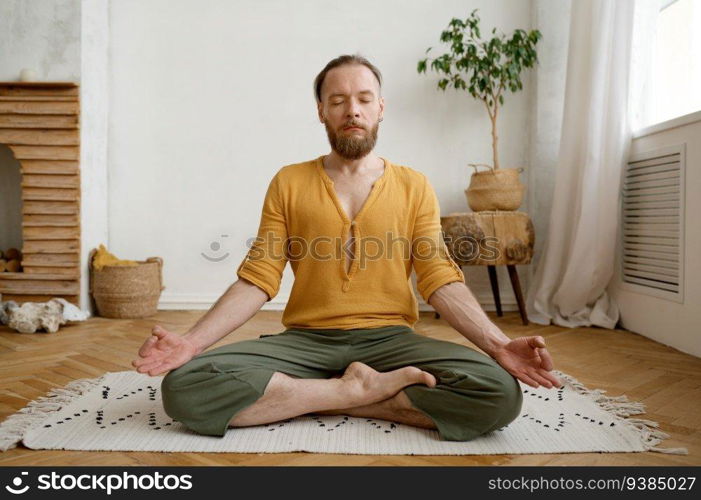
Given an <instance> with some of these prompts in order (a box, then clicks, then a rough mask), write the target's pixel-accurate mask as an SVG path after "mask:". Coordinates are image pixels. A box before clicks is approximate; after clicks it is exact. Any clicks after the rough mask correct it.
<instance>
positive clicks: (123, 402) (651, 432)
mask: <svg viewBox="0 0 701 500" xmlns="http://www.w3.org/2000/svg"><path fill="white" fill-rule="evenodd" d="M554 373H555V374H556V375H557V376H558V377H560V378H561V380H563V381H565V387H564V388H563V389H544V388H539V389H533V388H532V387H529V386H527V385H525V384H521V389H522V390H523V394H524V403H523V409H522V410H521V414H520V415H519V417H518V418H517V419H516V420H514V421H513V422H512V423H510V424H509V425H507V426H505V427H503V428H501V429H498V430H496V431H494V432H490V433H489V434H485V435H483V436H480V437H479V438H477V439H474V440H472V441H467V442H447V441H441V440H440V439H439V437H438V432H437V431H434V430H426V429H419V428H415V427H410V426H407V425H401V424H396V423H392V422H387V421H384V420H373V419H366V418H354V417H344V416H320V417H311V416H304V417H298V418H295V419H291V420H288V421H285V422H280V423H276V424H269V425H261V426H257V427H247V428H230V429H229V430H228V432H227V433H226V435H225V436H224V437H222V438H219V437H212V436H203V435H200V434H197V433H195V432H193V431H191V430H189V429H187V428H186V427H184V426H183V425H182V424H180V423H179V422H177V421H175V420H173V419H171V418H170V417H169V416H168V415H166V414H165V412H164V411H163V407H162V404H161V397H160V384H161V380H162V378H163V377H150V376H148V375H146V374H140V373H137V372H135V371H124V372H116V373H107V374H105V375H103V376H102V377H100V378H97V379H81V380H76V381H73V382H71V383H70V384H68V385H67V386H66V387H65V388H62V389H54V390H52V391H51V392H50V393H49V394H48V395H47V396H46V397H43V398H40V399H39V400H37V401H32V402H30V403H29V404H28V405H27V406H26V407H25V408H23V409H22V410H20V411H19V412H17V413H15V414H14V415H11V416H10V417H8V418H7V419H6V420H5V421H4V422H2V423H1V424H0V450H2V451H5V450H7V449H9V448H12V447H14V446H16V445H17V443H18V442H19V441H21V442H22V443H23V444H24V445H25V446H27V447H28V448H31V449H58V450H108V451H161V452H178V451H182V452H238V453H277V452H293V451H307V452H314V453H344V454H363V455H494V454H522V453H578V452H641V451H658V452H663V453H675V454H686V453H687V451H686V449H685V448H660V447H658V446H657V444H658V443H659V442H660V441H662V440H663V439H665V438H667V437H668V435H667V434H665V433H663V432H661V431H659V430H658V429H656V428H657V423H655V422H652V421H650V420H643V419H634V418H626V417H629V416H630V415H637V414H640V413H644V409H643V405H642V403H634V402H629V401H628V400H627V398H626V397H625V396H619V397H608V396H604V395H603V393H604V392H605V391H602V390H588V389H587V388H585V387H584V386H583V385H582V384H580V383H579V382H577V381H576V380H574V379H573V378H572V377H570V376H568V375H565V374H563V373H561V372H557V371H555V372H554Z"/></svg>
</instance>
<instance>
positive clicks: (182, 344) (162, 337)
mask: <svg viewBox="0 0 701 500" xmlns="http://www.w3.org/2000/svg"><path fill="white" fill-rule="evenodd" d="M151 333H152V334H153V335H151V336H150V337H149V338H148V339H146V341H145V342H144V343H143V345H142V346H141V348H140V349H139V358H138V359H135V360H133V361H132V362H131V364H132V366H134V367H135V368H136V371H138V372H139V373H148V374H149V375H150V376H152V377H153V376H156V375H159V374H161V373H164V372H167V371H170V370H174V369H175V368H177V367H179V366H182V365H184V364H185V363H187V362H188V361H190V360H191V359H192V358H193V357H195V355H196V354H197V348H196V347H195V345H194V344H192V342H190V341H189V340H188V339H186V338H185V337H183V336H182V335H178V334H177V333H173V332H169V331H168V330H165V329H164V328H161V327H160V326H159V325H156V326H154V327H153V329H152V330H151Z"/></svg>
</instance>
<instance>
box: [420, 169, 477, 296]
mask: <svg viewBox="0 0 701 500" xmlns="http://www.w3.org/2000/svg"><path fill="white" fill-rule="evenodd" d="M422 177H423V181H424V182H423V187H422V191H423V192H422V195H421V201H420V202H419V207H418V210H417V212H416V220H415V222H414V231H413V234H412V262H413V266H414V270H415V271H416V288H417V289H418V291H419V293H420V294H421V296H422V297H423V299H424V300H425V301H426V302H428V299H429V297H430V296H431V294H432V293H433V292H435V291H436V290H438V289H439V288H440V287H442V286H443V285H446V284H448V283H452V282H454V281H462V282H463V283H464V282H465V275H464V274H463V272H462V269H460V266H458V265H457V264H456V263H455V261H454V260H453V259H452V258H451V256H450V254H449V253H448V249H447V248H446V245H445V241H444V240H443V231H442V229H441V219H440V214H441V211H440V206H439V204H438V198H437V196H436V193H435V191H434V190H433V187H432V186H431V184H430V183H429V182H428V178H426V176H425V175H422Z"/></svg>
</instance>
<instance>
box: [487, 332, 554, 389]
mask: <svg viewBox="0 0 701 500" xmlns="http://www.w3.org/2000/svg"><path fill="white" fill-rule="evenodd" d="M492 357H493V358H494V359H495V360H496V361H497V362H498V363H499V364H500V365H501V366H502V367H504V369H505V370H506V371H508V372H509V373H511V374H512V375H513V376H514V377H516V378H517V379H519V380H521V381H522V382H524V383H526V384H528V385H530V386H531V387H536V388H537V387H539V386H540V385H542V386H543V387H547V388H548V389H552V388H553V387H558V388H559V387H562V385H563V384H562V382H560V380H559V379H558V378H557V377H555V375H553V374H551V373H550V371H551V370H552V369H553V360H552V358H551V357H550V353H549V352H548V350H547V349H546V348H545V340H544V339H543V337H541V336H533V337H519V338H517V339H513V340H511V341H510V342H507V343H506V344H504V345H502V346H501V347H499V348H498V349H497V350H496V351H495V352H493V353H492Z"/></svg>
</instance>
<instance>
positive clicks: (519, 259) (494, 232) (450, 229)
mask: <svg viewBox="0 0 701 500" xmlns="http://www.w3.org/2000/svg"><path fill="white" fill-rule="evenodd" d="M441 227H442V229H443V237H444V239H445V243H446V247H447V248H448V252H449V253H450V255H451V257H452V258H453V260H455V262H456V264H458V265H460V266H487V272H488V273H489V282H490V284H491V286H492V294H493V295H494V303H495V305H496V309H497V316H503V313H502V310H501V298H500V296H499V282H498V281H497V267H496V266H502V265H503V266H506V269H507V270H508V272H509V278H510V279H511V286H512V287H513V289H514V294H515V295H516V301H517V302H518V310H519V312H520V314H521V320H522V321H523V324H524V325H527V324H528V316H527V314H526V305H525V302H524V300H523V293H522V292H521V284H520V283H519V279H518V273H517V272H516V265H523V264H530V262H531V259H532V258H533V245H534V244H535V232H534V230H533V223H532V222H531V219H530V217H528V214H526V213H524V212H502V211H494V212H492V211H489V212H466V213H452V214H448V215H446V216H444V217H441ZM436 317H437V318H438V317H440V316H439V315H438V313H436Z"/></svg>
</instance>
